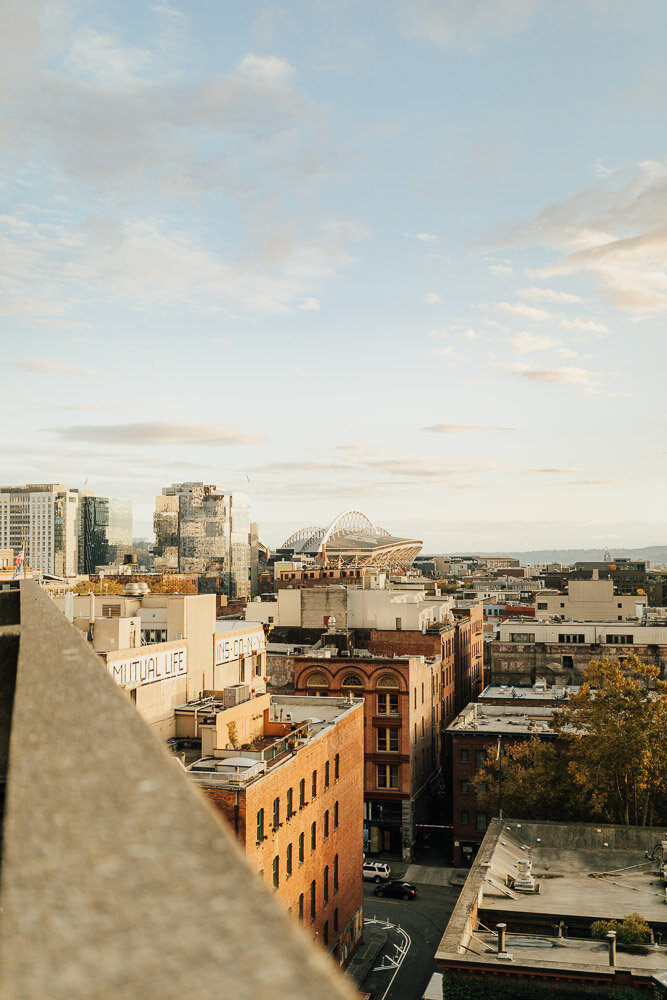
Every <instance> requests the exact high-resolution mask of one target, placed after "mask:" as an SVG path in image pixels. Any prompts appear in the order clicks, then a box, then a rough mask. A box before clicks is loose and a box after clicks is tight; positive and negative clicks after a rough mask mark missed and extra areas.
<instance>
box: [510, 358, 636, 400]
mask: <svg viewBox="0 0 667 1000" xmlns="http://www.w3.org/2000/svg"><path fill="white" fill-rule="evenodd" d="M506 370H507V371H509V372H511V373H512V374H515V375H517V376H518V377H519V378H522V379H526V380H527V381H529V382H544V383H553V384H562V385H571V386H574V387H575V388H578V389H581V390H582V391H584V392H586V393H587V394H588V395H603V392H602V390H601V389H600V385H601V383H603V382H605V381H606V380H607V379H609V378H616V377H617V373H616V372H597V371H590V370H589V369H587V368H575V367H571V366H565V367H562V368H530V367H529V366H528V365H525V364H516V365H508V366H506Z"/></svg>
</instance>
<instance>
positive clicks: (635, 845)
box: [436, 819, 667, 975]
mask: <svg viewBox="0 0 667 1000" xmlns="http://www.w3.org/2000/svg"><path fill="white" fill-rule="evenodd" d="M663 842H667V831H666V830H664V829H662V828H652V827H624V826H611V825H603V824H600V825H596V824H592V823H577V824H574V823H533V822H531V821H527V820H514V819H511V820H499V819H494V820H493V821H492V823H491V824H490V826H489V829H488V831H487V834H486V836H485V838H484V841H483V843H482V846H481V848H480V851H479V854H478V855H477V858H476V860H475V863H474V864H473V867H472V868H471V870H470V874H469V876H468V878H467V880H466V883H465V886H464V888H463V891H462V893H461V896H460V898H459V902H458V903H457V905H456V907H455V909H454V912H453V914H452V917H451V919H450V921H449V924H448V925H447V929H446V931H445V934H444V936H443V938H442V940H441V942H440V945H439V948H438V951H437V953H436V961H438V962H443V963H444V964H447V962H448V961H449V962H452V963H453V962H454V961H455V962H456V964H457V967H459V968H460V967H461V962H465V963H466V964H470V965H471V966H472V967H474V966H475V965H477V966H479V965H485V966H487V967H488V965H489V963H491V964H492V965H503V966H504V967H505V968H507V959H506V958H502V957H498V952H497V935H496V933H495V926H496V924H497V923H500V922H503V923H506V924H507V926H508V928H509V933H508V935H507V942H506V948H507V951H509V952H510V953H511V956H512V965H513V966H514V967H516V966H522V967H532V968H540V967H541V968H543V969H544V968H547V969H553V968H561V967H562V969H564V968H567V969H570V970H574V971H577V970H581V969H584V970H587V971H592V970H593V969H597V968H602V969H604V970H605V971H606V972H607V973H609V972H610V968H609V960H608V949H607V943H606V941H605V940H601V941H600V940H594V939H591V938H589V937H587V936H585V935H587V934H588V928H589V927H590V924H591V923H592V922H593V921H595V920H603V919H604V920H609V919H618V920H622V919H623V917H625V916H626V915H627V914H629V913H633V912H639V913H641V914H642V916H643V917H644V918H645V919H646V920H647V921H648V923H649V924H650V925H651V926H652V928H653V929H654V930H657V931H659V932H662V933H664V931H665V930H667V907H666V906H665V885H664V876H663V871H662V868H663V864H664V862H665V857H664V855H665V852H666V851H667V843H666V844H665V845H664V846H663ZM527 860H528V861H530V863H531V865H532V871H531V876H532V878H533V880H534V883H535V889H534V890H533V891H526V890H524V891H521V890H519V889H517V888H516V883H515V881H514V880H515V879H516V878H517V877H518V876H519V863H521V862H525V861H527ZM559 921H563V922H564V924H565V936H564V937H555V936H554V931H553V928H554V926H555V925H557V924H558V922H559ZM513 928H520V929H521V932H520V933H512V929H513ZM576 934H579V935H580V936H574V935H576ZM568 935H569V936H568ZM615 968H617V969H632V970H635V971H639V972H640V973H642V972H643V973H644V974H646V975H648V974H651V973H653V972H656V971H662V972H665V971H667V949H666V948H665V947H658V946H648V945H647V946H632V947H630V946H628V947H625V948H624V947H623V946H622V945H618V954H617V961H616V967H615Z"/></svg>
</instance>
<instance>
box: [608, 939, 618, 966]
mask: <svg viewBox="0 0 667 1000" xmlns="http://www.w3.org/2000/svg"><path fill="white" fill-rule="evenodd" d="M607 944H608V945H609V964H610V965H611V966H614V965H616V931H607Z"/></svg>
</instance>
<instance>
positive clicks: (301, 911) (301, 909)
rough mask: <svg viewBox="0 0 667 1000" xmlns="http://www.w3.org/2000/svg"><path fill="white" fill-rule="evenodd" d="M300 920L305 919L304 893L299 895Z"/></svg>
mask: <svg viewBox="0 0 667 1000" xmlns="http://www.w3.org/2000/svg"><path fill="white" fill-rule="evenodd" d="M299 920H303V893H301V895H300V896H299Z"/></svg>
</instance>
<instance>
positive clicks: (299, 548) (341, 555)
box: [281, 510, 423, 569]
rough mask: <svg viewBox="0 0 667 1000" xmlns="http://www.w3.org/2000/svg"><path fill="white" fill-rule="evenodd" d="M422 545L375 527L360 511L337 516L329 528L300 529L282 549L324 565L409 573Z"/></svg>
mask: <svg viewBox="0 0 667 1000" xmlns="http://www.w3.org/2000/svg"><path fill="white" fill-rule="evenodd" d="M422 544H423V543H422V542H421V541H419V540H417V539H414V538H398V537H397V536H395V535H390V534H389V532H388V531H387V530H386V529H385V528H381V527H379V526H378V525H376V524H375V523H374V522H373V521H371V519H370V518H369V517H368V515H367V514H364V513H363V511H360V510H346V511H343V513H342V514H338V516H337V517H335V518H334V519H333V521H332V522H331V524H330V525H329V526H328V527H327V528H316V527H313V526H309V527H306V528H300V529H299V530H298V531H295V532H294V533H293V534H292V535H290V536H289V538H287V539H286V540H285V541H284V542H283V544H282V546H281V548H283V549H292V550H293V551H294V553H295V555H297V554H298V555H307V556H310V557H311V558H317V559H318V560H319V561H320V562H322V563H325V564H326V563H331V562H339V563H341V564H344V565H352V566H375V567H377V568H378V569H408V567H410V566H411V565H412V563H413V561H414V559H415V557H416V556H417V555H418V554H419V552H420V551H421V548H422Z"/></svg>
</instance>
